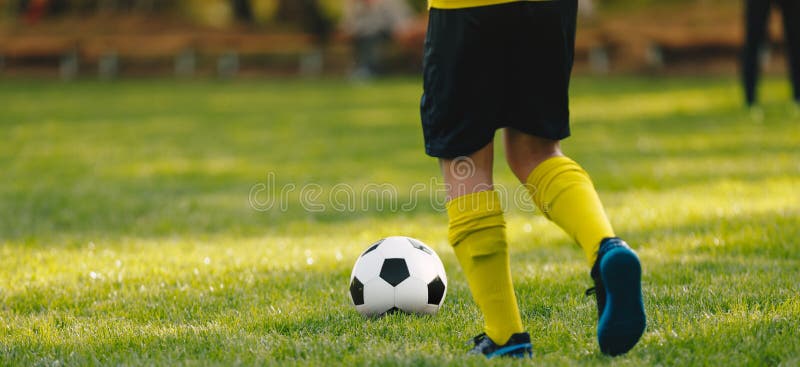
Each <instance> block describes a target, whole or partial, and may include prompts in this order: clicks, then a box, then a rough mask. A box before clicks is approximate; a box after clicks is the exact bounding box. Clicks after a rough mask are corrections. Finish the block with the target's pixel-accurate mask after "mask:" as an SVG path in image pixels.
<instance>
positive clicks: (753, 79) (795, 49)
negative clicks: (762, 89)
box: [742, 0, 800, 116]
mask: <svg viewBox="0 0 800 367" xmlns="http://www.w3.org/2000/svg"><path fill="white" fill-rule="evenodd" d="M773 5H776V6H777V7H778V8H780V9H781V13H782V15H783V34H784V39H785V40H786V56H787V61H788V65H789V78H790V80H791V83H792V89H793V91H794V102H795V105H796V106H800V1H798V0H746V1H745V24H746V35H745V44H744V50H743V53H742V79H743V82H744V92H745V103H746V104H747V106H748V107H754V106H756V103H757V93H756V84H757V82H758V76H759V68H760V65H759V54H760V52H761V50H762V49H763V47H764V44H765V43H766V42H765V41H766V40H767V25H768V24H769V12H770V8H771V7H772V6H773ZM754 111H759V110H754ZM755 115H757V116H760V112H758V113H756V114H755Z"/></svg>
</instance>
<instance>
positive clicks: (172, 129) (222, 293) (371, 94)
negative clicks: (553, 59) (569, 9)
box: [0, 78, 800, 366]
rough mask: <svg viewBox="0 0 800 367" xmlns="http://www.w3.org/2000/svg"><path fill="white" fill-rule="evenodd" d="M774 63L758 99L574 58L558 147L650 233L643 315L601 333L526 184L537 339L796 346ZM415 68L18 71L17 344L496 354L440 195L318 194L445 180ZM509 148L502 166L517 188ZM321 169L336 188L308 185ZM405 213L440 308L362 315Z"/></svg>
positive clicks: (768, 348)
mask: <svg viewBox="0 0 800 367" xmlns="http://www.w3.org/2000/svg"><path fill="white" fill-rule="evenodd" d="M763 87H764V93H763V94H764V100H765V116H766V117H765V119H764V120H763V122H760V123H759V122H754V121H753V120H751V119H750V117H749V115H748V114H747V112H746V111H745V110H744V109H743V108H742V107H740V104H739V99H740V98H739V91H738V89H737V86H736V84H735V81H734V80H733V79H673V80H662V79H635V78H631V79H627V78H611V79H586V78H578V79H577V80H575V82H574V85H573V90H572V94H573V99H572V114H573V120H574V123H573V134H574V136H573V137H572V138H570V139H568V140H566V141H565V143H564V149H565V151H566V153H567V154H569V155H570V156H572V157H573V158H575V159H576V160H578V161H579V162H581V163H582V164H583V165H584V166H585V168H586V169H587V170H588V171H589V172H590V173H591V174H592V176H593V178H594V180H595V183H596V186H597V187H598V188H599V191H600V194H601V196H602V198H603V200H604V202H605V204H606V206H607V210H608V212H609V214H610V216H611V218H612V221H613V223H614V224H615V226H616V228H617V231H618V233H619V234H620V235H622V236H623V237H625V238H626V239H627V240H628V242H629V243H630V244H631V245H632V246H633V247H634V248H635V249H636V250H637V251H638V252H639V254H640V256H641V259H642V262H643V267H644V275H643V281H644V285H645V288H644V290H645V296H646V309H647V313H648V315H649V320H648V322H649V324H648V329H647V332H646V333H645V335H644V337H643V339H642V341H641V342H640V344H639V345H638V346H637V347H636V348H635V349H634V350H633V351H632V352H630V353H629V354H628V355H626V356H623V357H619V358H613V359H612V358H608V357H605V356H603V355H601V354H600V353H599V351H598V347H597V344H596V340H595V335H594V334H595V322H596V320H595V318H596V312H595V305H594V301H593V300H592V299H591V298H588V297H584V295H583V290H584V289H585V288H587V287H588V286H590V280H589V277H588V267H587V265H586V264H585V260H584V259H583V255H582V253H581V251H580V250H579V249H577V247H576V246H575V245H573V244H572V243H571V242H570V240H569V239H568V238H567V237H566V236H565V235H564V234H563V233H562V232H561V231H560V230H559V229H558V228H557V227H555V226H554V225H553V224H551V223H549V222H547V221H546V220H545V219H544V218H543V217H542V216H541V215H539V214H538V213H537V214H531V213H528V212H525V211H523V210H520V209H518V208H509V210H508V215H507V220H508V223H509V229H508V233H509V241H510V245H511V248H512V266H513V269H514V277H515V281H516V287H517V292H518V294H519V299H520V306H521V309H522V312H523V317H524V322H525V326H526V327H527V328H528V330H529V331H531V332H532V335H533V338H534V343H535V346H534V352H535V364H537V365H538V364H543V365H610V364H615V365H616V364H618V365H630V366H639V365H666V366H684V365H708V366H733V365H779V364H783V365H786V366H790V365H797V364H800V343H798V342H797V341H798V340H800V297H799V296H798V289H800V276H799V275H798V268H800V254H799V253H800V251H798V238H800V219H799V218H800V206H798V204H799V203H800V148H798V143H800V118H798V117H796V116H795V115H793V114H792V112H791V109H790V106H789V104H788V102H782V101H785V100H788V92H787V90H786V89H787V88H786V86H785V82H783V81H782V80H768V81H766V82H765V84H764V86H763ZM420 88H421V87H420V82H419V81H416V80H392V81H386V82H381V83H377V84H373V85H367V86H353V85H348V84H346V83H343V82H339V81H322V82H311V81H297V82H293V81H261V82H239V83H216V82H210V81H209V82H174V81H136V82H134V81H122V82H116V83H108V84H106V83H95V82H78V83H70V84H64V83H58V82H46V81H21V80H5V81H3V82H2V83H0V365H26V366H28V365H41V366H56V365H58V366H62V365H81V366H82V365H240V364H241V365H280V366H285V365H348V366H349V365H442V364H450V365H456V366H460V365H482V364H485V363H487V362H485V361H483V360H482V359H480V358H477V359H472V358H466V357H465V356H464V355H463V352H464V351H465V345H464V344H463V343H464V341H465V340H467V339H468V338H469V337H471V336H473V335H474V334H477V333H478V332H480V331H481V330H480V323H479V313H478V311H477V308H476V307H475V305H474V304H473V303H472V301H471V298H470V295H469V292H468V289H467V287H466V284H465V280H464V276H463V274H462V273H461V271H460V269H459V267H458V264H457V263H456V261H455V257H454V256H453V254H452V251H451V250H450V249H449V247H448V245H447V243H446V216H445V214H444V213H442V212H441V205H440V204H437V203H438V202H439V201H440V200H441V194H439V193H428V191H425V192H423V193H421V194H420V195H419V202H418V203H417V205H416V206H415V207H414V208H413V209H412V210H399V209H398V210H391V208H388V207H386V208H384V209H383V210H379V209H378V208H376V207H375V205H374V204H375V200H372V201H359V202H358V203H357V205H358V208H359V209H358V210H355V211H350V212H341V211H336V210H334V209H333V208H331V207H330V206H328V207H327V210H325V211H322V212H314V211H309V210H305V209H304V208H303V206H302V205H301V204H302V202H305V203H311V204H324V203H325V202H326V200H325V198H327V197H328V195H330V193H331V192H335V190H336V188H337V186H335V185H337V184H340V183H341V184H347V185H351V186H352V187H353V188H354V189H356V190H360V189H363V188H365V187H369V186H368V185H369V184H371V183H377V184H382V183H388V184H391V185H393V187H395V188H396V190H397V192H398V195H399V196H398V197H397V200H398V202H399V203H400V204H402V203H405V202H408V201H410V200H411V199H412V198H413V196H412V195H411V194H409V192H411V189H412V186H413V185H414V184H415V183H423V184H426V185H428V186H430V185H431V183H434V184H435V183H436V182H438V181H435V180H436V179H437V177H438V171H437V164H436V162H435V160H433V159H431V158H428V157H426V156H425V155H424V154H423V149H422V134H421V131H420V128H419V122H418V121H419V120H418V111H417V105H418V97H419V94H420ZM793 116H794V117H793ZM498 153H499V151H498ZM501 162H502V160H500V158H498V167H497V168H496V173H497V175H498V178H497V181H498V183H499V184H500V185H503V186H504V187H507V188H509V189H511V190H513V189H514V188H515V187H516V186H515V182H514V180H513V176H512V175H511V173H510V171H509V170H508V169H507V168H505V167H504V165H503V164H502V163H501ZM270 175H273V176H272V177H274V180H275V181H274V184H275V186H278V187H279V188H280V187H286V186H284V185H295V188H296V189H295V190H290V191H288V193H287V195H286V198H287V199H286V208H285V210H281V209H280V207H278V206H275V207H273V208H272V209H271V210H266V211H257V210H254V209H253V208H252V207H251V205H250V203H249V199H250V197H251V190H252V189H253V188H256V189H257V188H258V187H259V186H257V185H258V184H265V183H267V182H268V178H269V177H270ZM308 184H316V185H319V186H312V187H311V188H312V189H313V188H316V189H319V190H321V193H322V194H321V196H319V197H317V198H314V197H313V196H312V197H304V196H301V190H300V189H301V188H302V187H304V185H308ZM341 187H342V186H339V188H341ZM254 192H255V193H256V194H259V195H255V198H256V199H258V200H266V195H265V194H264V193H263V192H261V193H259V192H258V191H257V190H255V191H254ZM305 195H307V194H305ZM432 202H434V204H432ZM278 204H279V203H278ZM362 205H367V206H369V207H368V208H366V210H361V206H362ZM388 235H408V236H413V237H417V238H419V239H421V240H423V241H425V242H426V243H428V244H430V245H431V246H432V247H434V248H435V249H436V250H437V251H438V252H439V254H440V255H441V257H442V259H443V261H444V262H445V267H446V268H447V270H448V272H449V273H448V274H449V277H450V287H449V290H448V295H447V299H446V301H445V304H444V307H443V308H442V310H441V311H440V313H439V314H438V315H436V316H435V317H413V316H407V315H391V316H388V317H385V318H383V319H378V320H365V319H362V318H361V317H360V316H359V315H358V314H356V312H355V311H354V309H353V308H352V307H351V306H350V304H349V302H350V301H349V296H348V295H347V292H346V289H347V281H348V277H349V273H350V270H351V267H352V264H353V262H354V260H355V258H356V257H357V256H358V254H359V253H360V252H361V251H362V250H363V249H364V248H365V247H366V246H367V245H368V244H370V243H371V242H372V241H374V240H375V239H378V238H380V237H383V236H388ZM489 364H493V365H513V364H521V363H517V362H514V361H506V360H502V361H492V362H491V363H489ZM525 364H530V363H525Z"/></svg>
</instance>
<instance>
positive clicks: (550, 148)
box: [504, 128, 562, 182]
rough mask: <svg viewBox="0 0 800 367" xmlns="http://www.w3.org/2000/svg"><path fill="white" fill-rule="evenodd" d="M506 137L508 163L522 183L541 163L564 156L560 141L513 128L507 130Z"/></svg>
mask: <svg viewBox="0 0 800 367" xmlns="http://www.w3.org/2000/svg"><path fill="white" fill-rule="evenodd" d="M504 136H505V150H506V162H508V166H509V168H511V171H512V172H513V173H514V175H515V176H517V178H518V179H519V180H520V182H525V180H527V178H528V175H530V173H531V172H532V171H533V169H534V168H536V166H538V165H539V163H542V162H544V161H545V160H547V159H549V158H552V157H557V156H561V155H562V154H561V145H560V143H559V141H558V140H551V139H545V138H540V137H538V136H533V135H529V134H526V133H523V132H521V131H519V130H515V129H512V128H506V129H505V134H504Z"/></svg>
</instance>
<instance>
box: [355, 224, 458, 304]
mask: <svg viewBox="0 0 800 367" xmlns="http://www.w3.org/2000/svg"><path fill="white" fill-rule="evenodd" d="M446 293H447V275H446V274H445V271H444V265H442V260H440V259H439V256H438V255H436V252H435V251H433V249H431V248H430V247H428V246H427V245H425V244H424V243H422V242H421V241H419V240H417V239H414V238H410V237H402V236H396V237H387V238H384V239H382V240H380V241H378V242H375V243H374V244H372V245H371V246H369V247H368V248H367V249H366V250H364V252H363V253H362V254H361V256H359V257H358V260H356V264H355V266H353V272H352V274H351V275H350V297H351V298H352V300H353V304H354V305H355V307H356V310H357V311H358V312H359V313H361V314H362V315H364V316H381V315H384V314H386V313H391V312H395V311H403V312H407V313H415V314H435V313H436V311H438V310H439V307H441V306H442V302H444V296H445V294H446Z"/></svg>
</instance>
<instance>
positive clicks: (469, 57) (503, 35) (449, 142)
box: [420, 0, 577, 158]
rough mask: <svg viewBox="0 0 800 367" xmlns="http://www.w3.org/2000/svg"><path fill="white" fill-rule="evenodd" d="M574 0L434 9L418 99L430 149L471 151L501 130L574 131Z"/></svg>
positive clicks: (558, 135) (448, 153)
mask: <svg viewBox="0 0 800 367" xmlns="http://www.w3.org/2000/svg"><path fill="white" fill-rule="evenodd" d="M576 13H577V0H553V1H520V2H512V3H507V4H500V5H490V6H481V7H472V8H463V9H447V10H442V9H431V10H430V18H429V21H428V33H427V35H426V38H425V58H424V66H423V69H424V71H423V75H424V93H423V95H422V100H421V103H420V113H421V116H422V129H423V134H424V136H425V152H426V153H427V154H428V155H431V156H434V157H440V158H454V157H458V156H464V155H469V154H471V153H474V152H475V151H477V150H479V149H480V148H482V147H484V146H485V145H486V144H488V143H489V142H491V141H492V140H493V139H494V133H495V131H496V130H497V129H499V128H502V127H513V128H514V129H517V130H520V131H522V132H525V133H528V134H531V135H535V136H539V137H542V138H547V139H553V140H561V139H564V138H566V137H568V136H569V106H568V105H569V97H568V89H569V77H570V72H571V70H572V59H573V53H574V45H575V19H576Z"/></svg>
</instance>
